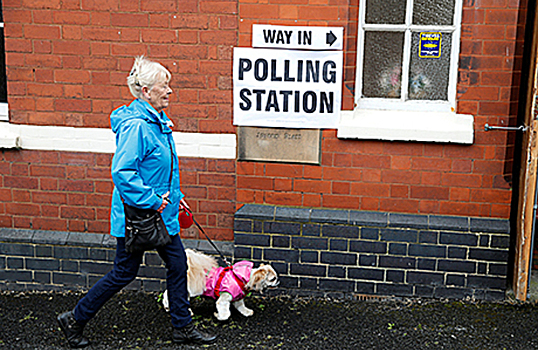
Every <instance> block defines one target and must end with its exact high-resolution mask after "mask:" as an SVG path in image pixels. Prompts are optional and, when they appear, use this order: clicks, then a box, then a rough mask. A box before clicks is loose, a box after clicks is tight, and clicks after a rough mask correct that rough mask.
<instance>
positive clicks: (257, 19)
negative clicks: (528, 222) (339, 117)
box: [237, 0, 525, 218]
mask: <svg viewBox="0 0 538 350" xmlns="http://www.w3.org/2000/svg"><path fill="white" fill-rule="evenodd" d="M520 7H522V8H520ZM239 10H240V17H241V23H240V25H239V31H240V33H239V44H240V46H250V45H251V42H250V39H251V27H252V24H254V23H260V24H266V23H267V24H283V25H322V26H325V25H326V26H343V27H344V28H345V29H344V32H345V35H346V38H347V39H346V41H345V64H344V65H345V75H344V81H345V82H344V86H343V89H342V90H343V99H344V100H343V106H344V109H352V107H353V94H352V91H353V88H354V71H355V60H356V33H357V20H356V19H357V15H358V13H357V11H358V1H354V0H350V1H331V0H325V1H316V2H315V4H313V3H312V2H307V1H293V0H289V1H264V2H263V3H261V2H260V3H253V2H251V1H248V0H245V1H240V5H239ZM524 20H525V10H524V6H522V5H520V3H519V1H516V0H514V1H511V0H484V1H480V0H465V1H464V8H463V26H462V39H461V40H462V44H461V55H460V72H459V73H460V74H459V83H458V95H457V99H458V101H457V112H458V113H466V114H472V115H474V116H475V142H474V144H473V145H472V146H462V145H450V144H432V143H410V142H379V141H358V140H357V141H349V140H339V139H337V138H336V133H335V131H334V130H326V131H324V132H323V141H322V164H321V167H315V166H310V165H275V164H270V163H255V164H253V163H238V166H237V184H238V188H237V202H238V203H239V204H240V203H252V202H254V203H268V204H280V205H291V206H307V207H309V206H313V207H325V208H351V209H359V210H376V211H377V210H379V211H391V212H406V213H424V214H447V215H470V216H482V217H501V218H507V217H509V211H510V199H511V190H510V186H509V184H508V183H507V182H506V180H505V179H504V175H506V173H505V168H506V169H508V170H511V169H510V167H509V166H506V164H507V161H508V162H510V164H511V158H510V157H511V151H512V149H511V147H512V143H513V139H510V140H509V139H508V138H507V137H508V135H507V133H504V132H489V133H485V132H484V131H483V130H484V125H485V124H486V123H489V124H490V125H503V124H504V125H507V124H508V123H509V121H510V118H511V117H512V118H513V117H515V115H516V112H517V109H516V108H515V107H517V99H518V92H519V91H518V86H519V76H520V74H519V73H520V72H519V70H520V68H521V67H520V61H521V55H522V38H523V29H524Z"/></svg>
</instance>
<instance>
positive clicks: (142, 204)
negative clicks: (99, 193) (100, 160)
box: [110, 99, 183, 237]
mask: <svg viewBox="0 0 538 350" xmlns="http://www.w3.org/2000/svg"><path fill="white" fill-rule="evenodd" d="M110 123H111V126H112V131H113V132H114V133H115V134H116V153H115V154H114V157H113V158H112V181H113V182H114V191H113V193H112V208H111V213H110V234H111V235H113V236H115V237H125V216H124V213H123V203H122V201H121V198H123V200H124V201H125V203H127V204H129V205H133V206H136V207H139V208H145V209H148V208H151V209H158V208H159V207H160V206H161V204H162V201H163V199H162V197H161V196H162V195H163V194H165V193H166V192H168V191H170V195H169V196H168V198H169V199H170V200H171V203H169V204H168V205H167V206H166V208H165V209H164V211H163V212H162V214H161V215H162V217H163V221H164V223H165V224H166V228H167V229H168V233H169V234H170V235H175V234H178V233H179V221H178V214H179V201H180V200H181V199H182V198H183V193H181V189H180V184H179V167H178V159H177V154H176V149H175V145H174V139H173V137H172V129H170V127H169V125H170V124H171V121H170V119H168V117H167V116H166V114H165V113H164V112H161V113H160V114H159V113H157V111H156V110H155V109H154V108H153V107H152V106H151V105H150V104H149V103H147V102H145V101H142V100H140V99H137V100H134V101H133V102H132V103H131V104H130V105H129V106H121V107H119V108H118V109H116V110H114V111H113V112H112V114H111V115H110ZM171 149H172V152H173V155H171ZM171 159H173V172H172V182H171V185H170V182H169V179H170V169H171V164H170V162H171Z"/></svg>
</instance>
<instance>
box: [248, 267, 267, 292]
mask: <svg viewBox="0 0 538 350" xmlns="http://www.w3.org/2000/svg"><path fill="white" fill-rule="evenodd" d="M266 275H267V271H265V270H263V269H258V270H256V272H254V274H253V276H252V278H253V280H252V289H254V290H262V289H263V285H262V282H263V280H264V279H265V276H266Z"/></svg>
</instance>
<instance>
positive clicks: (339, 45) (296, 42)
mask: <svg viewBox="0 0 538 350" xmlns="http://www.w3.org/2000/svg"><path fill="white" fill-rule="evenodd" d="M343 42H344V27H292V26H272V25H265V24H253V25H252V47H265V48H280V49H302V50H342V49H343V46H344V45H343Z"/></svg>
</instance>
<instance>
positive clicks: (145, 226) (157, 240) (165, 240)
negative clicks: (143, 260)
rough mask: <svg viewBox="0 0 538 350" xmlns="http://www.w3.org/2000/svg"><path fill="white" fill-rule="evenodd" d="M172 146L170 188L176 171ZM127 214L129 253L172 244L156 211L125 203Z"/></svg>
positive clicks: (126, 240) (126, 237)
mask: <svg viewBox="0 0 538 350" xmlns="http://www.w3.org/2000/svg"><path fill="white" fill-rule="evenodd" d="M168 143H169V146H170V161H171V165H170V179H169V181H168V182H169V187H170V189H171V187H172V173H173V170H174V152H173V151H172V145H171V144H170V141H168ZM122 202H123V209H124V212H125V250H126V251H127V252H128V253H139V252H145V251H146V250H152V249H155V248H158V247H162V246H165V245H167V244H170V243H171V242H172V239H171V238H170V235H169V234H168V230H167V229H166V226H165V224H164V222H163V219H162V217H161V214H160V213H159V212H158V211H157V210H154V209H141V208H137V207H133V206H132V205H129V204H126V203H125V202H124V201H123V198H122Z"/></svg>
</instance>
